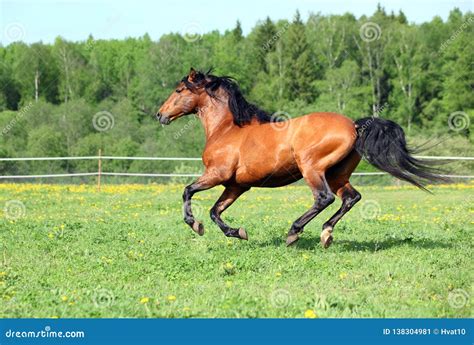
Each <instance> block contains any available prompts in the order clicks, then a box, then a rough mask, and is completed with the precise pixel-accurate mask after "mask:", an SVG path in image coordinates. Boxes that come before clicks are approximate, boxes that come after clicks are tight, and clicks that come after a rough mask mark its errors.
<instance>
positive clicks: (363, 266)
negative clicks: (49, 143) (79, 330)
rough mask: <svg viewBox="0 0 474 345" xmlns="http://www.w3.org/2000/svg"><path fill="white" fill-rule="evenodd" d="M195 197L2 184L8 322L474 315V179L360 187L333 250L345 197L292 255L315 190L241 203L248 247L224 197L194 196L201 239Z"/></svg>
mask: <svg viewBox="0 0 474 345" xmlns="http://www.w3.org/2000/svg"><path fill="white" fill-rule="evenodd" d="M182 188H183V186H178V185H116V186H105V187H103V190H102V192H100V193H98V192H96V190H95V188H94V187H93V186H73V185H71V186H54V185H31V184H25V185H20V184H17V185H15V184H0V205H3V206H4V212H3V214H2V218H1V219H0V317H47V318H49V317H51V318H56V317H60V318H65V317H469V316H472V309H471V304H472V303H470V296H471V295H472V291H473V290H472V282H473V279H472V278H473V276H472V272H473V271H472V231H473V224H474V223H473V209H472V206H473V192H474V184H473V183H470V184H469V183H468V184H459V185H452V186H439V187H433V188H432V189H433V191H434V195H430V194H428V193H424V192H421V191H418V190H415V189H414V188H410V187H401V188H396V187H365V188H360V191H361V193H362V196H363V199H362V201H361V202H360V203H359V204H358V205H357V206H356V207H355V208H354V209H353V210H352V211H351V212H350V213H349V214H348V215H347V216H346V217H345V218H344V219H343V220H342V221H341V222H340V223H339V224H338V226H337V227H336V229H335V233H334V235H335V236H334V237H335V241H334V243H333V245H332V246H331V247H330V248H329V249H327V250H324V249H323V248H321V247H320V244H319V234H320V230H321V225H322V223H323V222H324V221H325V220H327V219H328V218H329V216H331V215H332V213H333V212H334V211H335V210H336V209H337V208H338V207H339V200H338V201H337V202H336V203H334V204H333V205H332V206H331V207H330V209H328V210H326V211H325V212H324V213H322V214H321V215H320V216H318V217H317V218H316V219H315V220H314V221H313V222H311V223H310V224H309V225H308V226H307V228H306V231H305V232H304V234H303V236H302V238H301V240H300V241H299V242H298V243H297V244H296V245H295V246H294V247H290V248H287V247H286V246H285V238H286V236H285V235H286V232H287V231H288V229H289V227H290V224H291V223H292V221H293V220H294V219H295V218H297V217H298V216H299V215H300V214H301V213H303V212H304V211H305V210H306V209H307V208H308V207H309V206H310V205H311V203H312V197H311V193H310V191H309V189H308V188H306V187H303V186H301V187H300V186H295V187H285V188H280V189H255V190H252V191H250V192H249V193H247V194H245V195H244V196H243V197H242V198H241V199H239V200H238V201H237V202H236V203H235V204H234V205H233V206H232V207H231V208H230V209H229V210H228V211H227V212H226V213H225V214H224V219H225V220H226V221H227V222H228V223H230V224H232V225H234V226H243V227H245V228H246V230H247V233H248V234H249V241H248V242H245V241H239V240H236V239H227V238H226V237H224V235H223V234H222V233H221V231H220V230H219V229H218V227H217V226H216V225H214V224H213V223H212V222H211V220H210V219H209V217H208V209H210V207H211V206H212V204H213V202H214V201H215V200H216V199H217V197H218V196H219V194H220V192H221V191H222V189H220V188H216V189H215V190H211V191H207V192H202V193H200V194H197V195H196V196H195V199H194V200H195V203H194V210H195V214H196V215H197V218H198V219H200V220H203V221H204V223H205V226H206V233H205V235H204V236H203V237H198V236H197V235H195V234H194V233H193V232H192V231H191V229H189V228H188V227H187V226H186V225H185V224H184V223H183V221H182V217H181V194H182Z"/></svg>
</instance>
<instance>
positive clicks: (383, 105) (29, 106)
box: [0, 6, 474, 174]
mask: <svg viewBox="0 0 474 345" xmlns="http://www.w3.org/2000/svg"><path fill="white" fill-rule="evenodd" d="M473 18H474V17H473V16H472V13H471V12H467V13H462V12H461V11H460V10H458V9H453V10H452V11H451V12H450V14H449V17H448V19H447V20H446V21H443V20H442V19H441V18H439V17H435V18H433V19H432V20H431V21H430V22H425V23H422V24H413V23H409V21H408V19H407V18H406V16H405V15H404V13H403V12H402V11H400V12H398V13H397V14H395V13H393V12H392V13H387V12H386V11H385V10H384V9H383V8H382V7H381V6H378V8H377V9H376V11H375V12H374V14H373V15H372V16H370V17H366V16H363V17H360V18H356V17H355V16H354V15H352V14H349V13H347V14H344V15H321V14H319V13H313V14H310V15H309V17H308V18H307V20H303V19H302V18H301V16H300V14H299V13H298V12H297V13H296V14H295V15H294V17H293V18H292V19H291V20H279V21H273V20H271V19H270V18H266V19H265V20H262V21H259V22H258V23H256V25H255V27H254V28H253V29H252V30H251V32H250V33H249V34H248V35H245V36H244V35H243V33H242V28H241V26H240V23H239V22H237V23H236V25H235V27H234V29H232V30H228V31H226V32H224V33H220V32H218V31H212V32H209V33H203V34H186V33H171V34H166V35H163V36H162V37H160V38H159V39H158V40H157V41H155V40H152V39H151V38H150V36H149V35H147V34H145V35H144V36H142V37H139V38H127V39H123V40H117V39H111V40H96V39H94V38H93V37H92V36H90V37H88V39H87V40H85V41H81V42H71V41H67V40H65V39H63V38H61V37H58V38H56V40H55V42H54V43H53V44H45V43H42V42H38V43H33V44H25V43H22V42H14V43H11V44H9V45H7V46H0V62H1V63H0V130H1V133H0V136H1V139H0V156H1V157H17V156H23V157H26V156H71V155H72V156H75V155H96V154H97V151H98V149H99V148H101V149H103V152H104V154H108V155H122V156H123V155H131V156H135V155H142V156H165V155H169V156H199V154H200V152H201V149H202V146H203V135H202V129H201V128H200V125H199V123H198V121H196V120H194V119H193V118H192V117H186V118H183V119H181V120H178V121H177V122H176V123H174V124H173V126H172V127H168V128H166V130H162V129H161V127H159V126H158V125H157V123H156V122H154V120H153V118H152V115H153V114H154V113H155V111H156V110H157V108H158V107H159V105H160V104H161V103H162V102H163V101H164V100H165V99H166V98H167V97H168V95H169V94H170V92H171V91H172V90H173V88H174V87H175V86H176V83H177V81H178V80H180V79H181V78H182V77H183V76H184V75H185V74H186V72H187V71H188V70H189V67H191V66H193V67H195V68H201V69H203V70H206V69H207V68H209V67H213V68H214V72H213V73H214V74H217V75H221V74H222V75H231V76H233V77H234V78H235V79H236V80H237V81H238V83H239V84H240V86H241V88H242V90H243V92H244V94H245V95H246V96H247V97H248V99H249V100H251V101H252V102H254V103H256V104H258V105H259V106H261V107H262V108H264V109H266V110H267V111H268V112H270V113H274V112H281V113H284V114H287V115H286V116H290V117H293V116H299V115H302V114H304V113H308V112H313V111H335V112H339V113H343V114H345V115H347V116H349V117H351V118H360V117H362V116H367V115H379V116H383V117H386V118H389V119H392V120H394V121H396V122H398V123H399V124H401V125H402V126H403V127H404V128H405V130H406V131H407V132H408V134H409V135H410V136H411V137H419V136H433V135H435V136H436V135H438V134H439V135H441V134H446V133H449V135H450V136H457V137H458V138H459V140H460V142H461V141H462V140H464V141H462V143H463V144H461V146H463V147H464V149H465V148H466V147H471V146H472V145H470V143H472V137H471V135H470V134H471V133H470V132H469V122H470V121H471V118H472V115H473V114H474V97H473V93H472V91H473V86H474V85H473V83H474V75H473V68H472V64H473V56H474V44H473V42H474V40H473V23H474V19H473ZM453 113H455V115H456V116H458V115H459V116H458V118H452V114H453ZM99 120H100V121H102V122H100V123H99V122H98V121H99ZM104 121H105V122H104ZM450 121H451V122H452V123H450ZM101 126H105V127H102V128H101ZM456 126H457V127H456ZM90 164H94V163H92V162H52V163H51V162H48V163H44V162H43V163H37V164H34V165H31V164H28V163H24V164H18V163H15V164H12V163H8V162H7V163H6V162H0V172H2V173H4V174H5V173H24V172H37V171H43V172H44V171H45V170H47V171H55V172H61V171H78V170H86V169H88V168H90V166H89V165H90ZM108 164H109V170H113V169H116V170H120V171H153V169H155V168H156V165H153V164H151V163H149V162H127V161H124V162H112V163H108ZM165 168H167V166H166V165H165ZM168 168H170V169H174V170H175V171H176V170H179V169H181V168H182V167H176V166H174V165H173V166H171V165H170V166H169V167H168ZM155 170H156V169H155Z"/></svg>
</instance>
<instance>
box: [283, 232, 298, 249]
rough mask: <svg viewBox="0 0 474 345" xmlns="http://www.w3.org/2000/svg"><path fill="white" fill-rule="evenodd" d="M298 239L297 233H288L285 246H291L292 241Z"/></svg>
mask: <svg viewBox="0 0 474 345" xmlns="http://www.w3.org/2000/svg"><path fill="white" fill-rule="evenodd" d="M299 239H300V237H299V236H298V234H293V235H288V237H287V238H286V246H287V247H289V246H291V245H292V244H293V243H295V242H297V241H298V240H299Z"/></svg>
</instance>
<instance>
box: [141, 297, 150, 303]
mask: <svg viewBox="0 0 474 345" xmlns="http://www.w3.org/2000/svg"><path fill="white" fill-rule="evenodd" d="M148 302H150V299H149V298H148V297H142V298H141V299H140V303H141V304H147V303H148Z"/></svg>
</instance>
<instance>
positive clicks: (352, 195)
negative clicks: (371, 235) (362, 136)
mask: <svg viewBox="0 0 474 345" xmlns="http://www.w3.org/2000/svg"><path fill="white" fill-rule="evenodd" d="M359 162H360V156H359V154H358V153H357V152H356V151H352V152H351V153H349V154H348V155H347V157H345V158H344V159H343V160H342V161H340V162H339V163H338V164H336V165H335V166H333V167H331V168H330V169H329V170H328V171H327V172H326V176H327V179H328V183H329V186H330V187H331V190H332V191H333V192H334V193H336V195H337V196H339V197H340V198H341V199H342V205H341V207H340V208H339V210H337V211H336V213H335V214H334V215H333V216H332V217H331V218H330V219H329V220H328V221H327V222H326V223H324V225H323V231H322V232H321V244H322V245H323V246H324V247H325V248H327V247H329V246H330V245H331V243H332V240H333V238H332V232H333V229H334V226H335V225H336V223H337V222H338V221H339V220H340V219H341V218H342V217H343V216H344V215H345V214H346V213H347V212H349V210H350V209H351V208H352V206H354V205H355V204H356V203H357V202H358V201H359V200H360V199H361V195H360V193H359V192H358V191H357V190H356V189H355V188H354V187H353V186H352V185H351V184H350V183H349V178H350V176H351V174H352V172H353V171H354V169H355V168H356V167H357V165H358V164H359Z"/></svg>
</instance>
